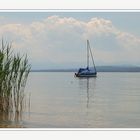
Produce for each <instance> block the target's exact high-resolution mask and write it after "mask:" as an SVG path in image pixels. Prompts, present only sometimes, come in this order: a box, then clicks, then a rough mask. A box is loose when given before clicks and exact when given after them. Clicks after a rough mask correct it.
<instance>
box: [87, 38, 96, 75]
mask: <svg viewBox="0 0 140 140" xmlns="http://www.w3.org/2000/svg"><path fill="white" fill-rule="evenodd" d="M87 43H88V48H89V51H90V54H91V58H92V62H93V66H94V69H95V72H96V67H95V63H94V59H93V55H92V51H91V48H90V44H89V40H87ZM88 55H89V53H88ZM88 59H89V58H88ZM88 61H89V60H88ZM88 63H89V62H88Z"/></svg>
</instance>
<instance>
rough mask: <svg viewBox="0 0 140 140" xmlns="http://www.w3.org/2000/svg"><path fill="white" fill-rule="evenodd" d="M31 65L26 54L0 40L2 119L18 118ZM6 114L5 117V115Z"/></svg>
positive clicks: (23, 104) (0, 111)
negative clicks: (14, 49) (15, 51)
mask: <svg viewBox="0 0 140 140" xmlns="http://www.w3.org/2000/svg"><path fill="white" fill-rule="evenodd" d="M30 69H31V66H30V64H29V63H28V58H27V55H22V56H20V54H19V53H17V54H15V53H14V52H13V50H12V44H11V43H7V42H4V41H3V40H2V42H1V47H0V115H1V117H2V116H3V117H4V121H5V119H6V118H7V120H8V119H9V118H10V119H11V118H12V120H16V121H17V120H18V117H19V116H21V113H22V111H23V109H24V106H25V93H24V89H25V86H26V81H27V78H28V74H29V72H30ZM5 116H7V117H5Z"/></svg>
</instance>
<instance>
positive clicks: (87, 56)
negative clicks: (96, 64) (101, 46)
mask: <svg viewBox="0 0 140 140" xmlns="http://www.w3.org/2000/svg"><path fill="white" fill-rule="evenodd" d="M87 68H89V41H88V40H87Z"/></svg>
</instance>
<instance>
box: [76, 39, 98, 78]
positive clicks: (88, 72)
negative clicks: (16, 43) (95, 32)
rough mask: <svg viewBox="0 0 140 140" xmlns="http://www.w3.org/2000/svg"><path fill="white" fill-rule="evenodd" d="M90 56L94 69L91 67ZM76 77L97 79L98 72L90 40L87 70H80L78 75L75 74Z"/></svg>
mask: <svg viewBox="0 0 140 140" xmlns="http://www.w3.org/2000/svg"><path fill="white" fill-rule="evenodd" d="M89 55H90V56H91V59H92V63H93V68H91V67H90V66H89ZM75 76H76V77H96V76H97V71H96V67H95V63H94V59H93V55H92V51H91V48H90V44H89V40H87V67H86V68H80V69H79V70H78V72H77V73H75Z"/></svg>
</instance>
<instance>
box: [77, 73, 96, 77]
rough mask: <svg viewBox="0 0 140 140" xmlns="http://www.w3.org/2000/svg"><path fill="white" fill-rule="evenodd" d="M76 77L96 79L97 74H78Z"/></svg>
mask: <svg viewBox="0 0 140 140" xmlns="http://www.w3.org/2000/svg"><path fill="white" fill-rule="evenodd" d="M75 76H76V77H96V76H97V73H90V74H78V73H75Z"/></svg>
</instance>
